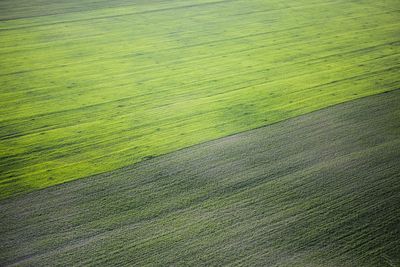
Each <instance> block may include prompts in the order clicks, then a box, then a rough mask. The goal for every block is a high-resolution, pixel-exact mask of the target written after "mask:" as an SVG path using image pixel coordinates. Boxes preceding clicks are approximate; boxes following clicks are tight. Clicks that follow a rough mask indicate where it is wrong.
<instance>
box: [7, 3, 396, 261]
mask: <svg viewBox="0 0 400 267" xmlns="http://www.w3.org/2000/svg"><path fill="white" fill-rule="evenodd" d="M399 8H400V6H399V1H397V0H382V1H378V2H377V1H372V0H365V1H356V0H352V1H349V0H341V1H327V0H299V1H282V0H254V1H245V0H238V1H228V0H205V1H198V0H197V1H196V0H188V1H178V0H172V1H161V0H155V1H128V0H115V1H105V0H90V1H89V0H79V1H78V0H71V1H50V0H41V1H39V0H32V1H25V0H2V1H0V88H1V90H0V114H1V117H0V172H1V175H0V179H1V181H0V198H7V197H9V196H12V195H14V194H17V193H21V192H27V191H31V190H33V189H37V188H44V187H47V186H49V185H54V184H58V183H63V182H65V181H69V180H74V179H77V178H82V177H86V176H90V175H93V174H97V173H102V172H106V171H110V170H114V169H117V168H120V167H122V166H127V165H130V164H132V163H135V162H139V161H142V160H143V159H147V158H151V157H154V156H157V155H161V154H165V153H167V152H171V151H174V150H177V149H181V148H184V147H188V146H191V145H194V144H198V143H201V142H204V141H207V140H211V139H215V138H219V137H223V136H227V135H231V134H234V133H238V132H242V131H245V130H249V129H253V128H256V127H260V126H263V125H267V124H272V123H275V122H278V121H282V120H285V119H288V118H290V117H293V116H297V115H300V114H305V113H307V112H311V111H314V110H317V109H321V108H323V107H327V106H331V105H334V104H337V103H340V102H344V101H348V100H351V99H355V98H359V97H364V96H367V95H372V94H376V93H380V92H383V91H389V90H392V89H397V88H398V87H399V83H398V71H399V62H400V60H399V51H400V50H399V33H400V32H399V29H400V25H399V24H400V21H399V12H398V10H399ZM193 164H194V163H193ZM123 192H125V191H123ZM187 197H188V198H191V197H190V196H187ZM193 197H195V196H193ZM160 200H161V198H160ZM86 205H90V203H87V204H86ZM127 205H128V204H127ZM115 220H118V218H116V219H115ZM182 220H185V219H184V218H182ZM182 222H183V221H182ZM210 223H212V221H211V222H210ZM221 226H222V225H221ZM248 227H251V224H250V225H248ZM198 230H199V231H200V230H201V225H199V228H198ZM149 234H150V233H149ZM43 246H45V244H43ZM238 255H239V254H238Z"/></svg>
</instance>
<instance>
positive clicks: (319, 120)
mask: <svg viewBox="0 0 400 267" xmlns="http://www.w3.org/2000/svg"><path fill="white" fill-rule="evenodd" d="M399 102H400V91H399V90H397V91H394V92H390V93H386V94H381V95H378V96H372V97H367V98H363V99H359V100H355V101H352V102H348V103H345V104H340V105H337V106H335V107H331V108H327V109H324V110H321V111H317V112H314V113H311V114H307V115H304V116H301V117H297V118H294V119H290V120H287V121H285V122H281V123H277V124H274V125H270V126H267V127H264V128H259V129H256V130H252V131H249V132H245V133H242V134H238V135H233V136H230V137H226V138H223V139H219V140H215V141H212V142H208V143H204V144H201V145H197V146H194V147H191V148H188V149H184V150H181V151H177V152H174V153H171V154H168V155H164V156H161V157H157V158H155V159H151V160H148V161H144V162H142V163H139V164H136V165H132V166H129V167H126V168H122V169H120V170H116V171H114V172H110V173H107V174H102V175H98V176H94V177H91V178H87V179H80V180H76V181H73V182H70V183H66V184H62V185H58V186H54V187H50V188H47V189H44V190H40V191H36V192H33V193H30V194H27V195H24V196H22V197H21V196H20V197H14V198H10V199H7V200H3V201H2V202H1V204H0V214H1V216H2V217H1V220H0V237H1V240H0V244H1V245H0V246H1V247H0V248H1V249H0V265H7V264H15V265H18V266H42V265H52V266H57V265H62V266H73V265H82V266H99V265H104V266H132V265H137V266H147V265H151V266H182V265H185V266H221V265H234V266H238V265H244V266H374V267H376V266H397V265H398V264H400V257H399V256H400V255H399V254H398V251H399V248H400V229H399V227H398V226H399V224H400V207H399V205H398V204H399V203H400V179H399V178H400V165H399V164H398V159H399V158H400V105H399V104H398V103H399Z"/></svg>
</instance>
